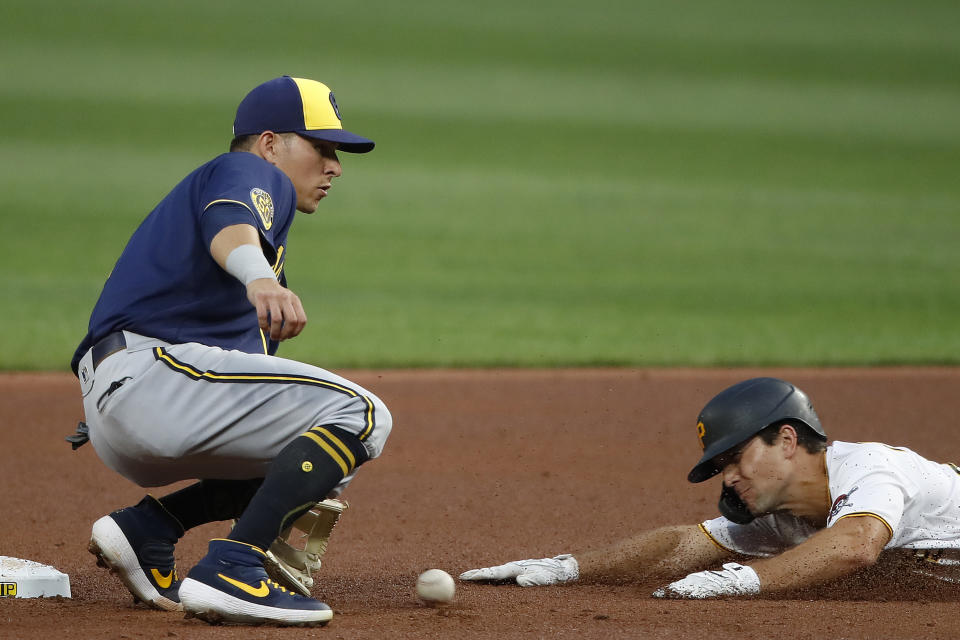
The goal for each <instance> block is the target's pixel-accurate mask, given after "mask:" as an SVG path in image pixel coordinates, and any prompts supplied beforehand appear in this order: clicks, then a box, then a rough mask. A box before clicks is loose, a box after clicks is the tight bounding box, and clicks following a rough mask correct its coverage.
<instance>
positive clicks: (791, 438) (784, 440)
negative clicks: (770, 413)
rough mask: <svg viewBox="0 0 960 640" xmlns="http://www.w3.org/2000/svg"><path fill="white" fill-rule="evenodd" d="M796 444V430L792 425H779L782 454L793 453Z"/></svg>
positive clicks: (797, 439)
mask: <svg viewBox="0 0 960 640" xmlns="http://www.w3.org/2000/svg"><path fill="white" fill-rule="evenodd" d="M798 444H799V436H798V435H797V430H796V429H794V428H793V425H791V424H783V425H780V446H781V447H783V452H784V454H785V455H787V456H791V455H793V453H794V452H795V451H796V450H797V445H798Z"/></svg>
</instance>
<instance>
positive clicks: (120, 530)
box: [88, 496, 183, 611]
mask: <svg viewBox="0 0 960 640" xmlns="http://www.w3.org/2000/svg"><path fill="white" fill-rule="evenodd" d="M182 535H183V527H182V526H180V523H179V522H177V520H176V518H174V517H173V516H172V515H170V514H169V513H167V511H166V510H165V509H164V508H163V507H162V506H161V505H160V503H159V502H158V501H157V500H156V499H155V498H154V497H153V496H147V497H145V498H144V499H143V500H141V501H140V502H139V503H138V504H137V505H136V506H133V507H126V508H124V509H120V510H119V511H114V512H113V513H111V514H110V515H107V516H103V517H102V518H100V519H99V520H97V521H96V522H94V523H93V531H92V533H91V534H90V545H89V546H88V549H89V550H90V553H92V554H94V555H95V556H97V564H98V565H100V566H101V567H106V568H107V569H109V570H110V571H111V572H113V573H115V574H117V576H118V577H119V578H120V579H121V580H122V581H123V584H125V585H126V587H127V589H129V590H130V593H132V594H133V598H134V601H139V602H144V603H146V604H147V605H149V606H151V607H153V608H154V609H163V610H165V611H180V610H181V609H182V607H181V606H180V597H179V596H178V594H177V591H178V590H179V589H180V581H179V580H178V579H177V567H176V564H175V562H174V559H173V547H174V545H175V544H176V542H177V540H179V539H180V537H181V536H182Z"/></svg>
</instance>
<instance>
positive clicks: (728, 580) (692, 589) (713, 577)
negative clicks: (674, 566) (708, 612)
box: [653, 562, 760, 599]
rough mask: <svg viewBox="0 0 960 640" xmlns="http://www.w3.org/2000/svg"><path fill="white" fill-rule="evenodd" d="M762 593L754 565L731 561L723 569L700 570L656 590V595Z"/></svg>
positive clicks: (695, 596) (674, 596)
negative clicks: (749, 565)
mask: <svg viewBox="0 0 960 640" xmlns="http://www.w3.org/2000/svg"><path fill="white" fill-rule="evenodd" d="M757 593H760V578H759V577H758V576H757V572H756V571H754V570H753V569H752V568H751V567H748V566H746V565H743V564H737V563H736V562H728V563H726V564H725V565H723V569H721V570H720V571H699V572H697V573H691V574H690V575H688V576H687V577H686V578H683V579H682V580H677V581H676V582H672V583H670V584H668V585H667V586H666V587H664V588H662V589H657V590H656V591H654V592H653V597H654V598H697V599H702V598H718V597H720V596H750V595H754V594H757Z"/></svg>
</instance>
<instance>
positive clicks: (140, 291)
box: [71, 151, 296, 372]
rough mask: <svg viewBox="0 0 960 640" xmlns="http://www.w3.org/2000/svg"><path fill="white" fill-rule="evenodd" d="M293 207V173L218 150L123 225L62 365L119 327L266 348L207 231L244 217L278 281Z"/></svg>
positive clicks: (272, 347) (269, 347) (174, 339)
mask: <svg viewBox="0 0 960 640" xmlns="http://www.w3.org/2000/svg"><path fill="white" fill-rule="evenodd" d="M295 213H296V192H295V191H294V187H293V183H292V182H290V179H289V178H288V177H287V176H286V175H285V174H284V173H283V172H282V171H280V170H279V169H277V168H276V167H274V166H273V165H271V164H270V163H268V162H267V161H265V160H263V159H262V158H260V157H259V156H257V155H254V154H252V153H246V152H239V151H238V152H232V153H225V154H223V155H220V156H218V157H216V158H214V159H213V160H211V161H210V162H208V163H206V164H205V165H203V166H201V167H200V168H198V169H197V170H195V171H194V172H193V173H191V174H190V175H188V176H187V177H186V178H184V179H183V181H181V182H180V184H178V185H177V186H176V187H174V189H173V191H171V192H170V193H169V194H168V195H167V197H166V198H164V199H163V200H162V201H161V202H160V204H158V205H157V206H156V208H155V209H154V210H153V211H152V212H151V213H150V215H148V216H147V218H146V219H145V220H144V221H143V222H142V223H141V224H140V226H139V227H138V228H137V230H136V231H135V232H134V233H133V236H132V237H131V238H130V241H129V242H128V243H127V246H126V248H125V249H124V250H123V253H122V254H121V255H120V258H119V260H117V263H116V265H115V266H114V268H113V271H112V272H111V273H110V277H109V278H108V279H107V282H106V284H105V285H104V287H103V292H102V293H101V294H100V299H99V300H97V304H96V306H95V307H94V309H93V313H92V315H91V316H90V325H89V329H88V332H87V335H86V336H85V337H84V339H83V342H81V343H80V346H79V347H77V350H76V352H75V353H74V356H73V360H72V362H71V366H72V367H73V371H74V372H76V371H77V365H78V363H79V361H80V358H82V357H83V355H84V354H85V353H86V352H87V350H88V349H89V348H90V347H91V346H92V345H93V344H94V343H96V341H97V340H99V339H100V338H102V337H103V336H105V335H107V334H108V333H110V332H111V331H116V330H120V329H126V330H128V331H133V332H134V333H139V334H142V335H146V336H151V337H154V338H159V339H161V340H165V341H167V342H170V343H183V342H200V343H202V344H206V345H211V346H217V347H223V348H224V349H239V350H241V351H246V352H248V353H269V354H273V353H274V352H275V351H276V349H277V344H276V342H273V341H270V340H269V338H265V337H264V336H263V334H262V333H261V331H260V327H259V324H258V322H257V312H256V309H255V308H254V307H253V305H252V304H250V302H249V301H248V300H247V292H246V287H245V286H244V284H243V283H241V282H240V281H239V280H237V279H236V278H234V277H233V276H232V275H230V274H228V273H227V272H226V271H224V270H223V269H221V268H220V266H219V265H218V264H217V263H216V261H214V259H213V257H212V256H211V255H210V249H209V247H210V241H211V240H212V239H213V237H214V236H215V235H216V234H217V232H218V231H220V230H221V229H223V228H224V227H227V226H229V225H232V224H238V223H247V224H252V225H254V226H255V227H256V228H257V229H258V230H259V232H260V244H261V247H262V248H263V251H264V254H265V255H266V257H267V260H268V262H270V264H272V265H273V268H274V272H275V273H276V274H277V276H278V278H279V279H280V283H281V284H283V285H286V280H285V278H284V276H283V265H284V262H285V260H286V253H285V246H284V245H285V243H286V238H287V232H288V231H289V229H290V224H291V223H292V222H293V216H294V214H295Z"/></svg>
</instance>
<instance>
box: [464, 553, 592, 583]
mask: <svg viewBox="0 0 960 640" xmlns="http://www.w3.org/2000/svg"><path fill="white" fill-rule="evenodd" d="M579 577H580V565H579V564H577V559H576V558H574V557H573V556H572V555H570V554H569V553H565V554H563V555H559V556H555V557H553V558H541V559H539V560H517V561H514V562H508V563H507V564H501V565H499V566H496V567H486V568H484V569H471V570H470V571H464V572H463V573H461V574H460V579H461V580H470V581H475V582H486V581H509V580H516V582H517V584H518V585H520V586H521V587H543V586H546V585H550V584H561V583H563V582H572V581H574V580H576V579H577V578H579Z"/></svg>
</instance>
